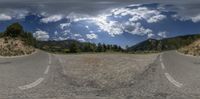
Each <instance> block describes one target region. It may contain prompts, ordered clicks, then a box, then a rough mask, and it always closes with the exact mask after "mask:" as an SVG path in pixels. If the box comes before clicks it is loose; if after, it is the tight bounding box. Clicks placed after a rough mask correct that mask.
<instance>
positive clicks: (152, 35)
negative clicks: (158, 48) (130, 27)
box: [147, 33, 155, 38]
mask: <svg viewBox="0 0 200 99" xmlns="http://www.w3.org/2000/svg"><path fill="white" fill-rule="evenodd" d="M154 36H155V34H153V33H150V34H147V37H148V38H152V37H154Z"/></svg>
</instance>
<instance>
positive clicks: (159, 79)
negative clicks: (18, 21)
mask: <svg viewBox="0 0 200 99" xmlns="http://www.w3.org/2000/svg"><path fill="white" fill-rule="evenodd" d="M62 68H63V67H62V66H61V64H60V62H59V59H58V58H57V57H55V56H54V55H50V54H48V53H45V52H42V51H38V52H37V53H35V54H33V55H30V56H25V57H18V58H0V98H1V99H29V98H31V99H40V98H42V99H46V98H53V99H54V98H55V97H58V98H59V99H199V98H200V83H199V82H200V58H198V57H190V56H185V55H181V54H179V53H177V52H176V51H168V52H164V53H162V54H161V55H160V57H158V58H157V59H156V60H155V62H154V63H153V64H151V65H150V66H149V68H148V69H147V70H146V71H145V72H144V73H142V74H141V75H139V76H138V77H136V78H134V79H135V81H133V83H132V84H130V85H129V86H128V87H126V88H116V89H110V90H109V91H108V90H103V89H101V90H93V91H90V90H88V91H87V90H83V91H81V88H79V86H75V85H74V83H73V81H71V78H69V77H67V76H66V75H64V72H63V69H62ZM61 97H63V98H61ZM72 97H73V98H72Z"/></svg>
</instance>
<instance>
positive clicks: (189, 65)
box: [161, 51, 200, 91]
mask: <svg viewBox="0 0 200 99" xmlns="http://www.w3.org/2000/svg"><path fill="white" fill-rule="evenodd" d="M162 64H163V65H164V67H165V68H164V72H165V73H168V74H169V75H170V77H171V78H173V79H172V80H170V79H168V80H169V81H170V82H171V83H172V84H174V85H175V86H177V87H180V88H184V89H191V90H193V91H194V90H196V91H197V90H200V83H199V82H200V57H193V56H186V55H183V54H181V53H179V52H176V51H169V52H165V53H163V54H162V55H161V66H162ZM166 77H167V76H166ZM173 80H174V81H173Z"/></svg>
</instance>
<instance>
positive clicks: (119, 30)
mask: <svg viewBox="0 0 200 99" xmlns="http://www.w3.org/2000/svg"><path fill="white" fill-rule="evenodd" d="M132 6H136V7H137V8H132V9H130V8H116V9H113V10H111V12H110V13H109V14H103V15H100V16H97V17H90V16H86V17H78V16H76V14H73V15H72V16H70V17H68V18H71V19H70V20H72V21H73V22H78V21H88V22H93V23H94V24H96V25H97V26H98V27H99V28H98V32H106V33H108V34H109V35H110V36H112V37H115V36H116V35H121V34H123V33H124V32H127V33H131V34H133V35H141V36H143V35H147V36H152V34H153V31H152V30H151V29H149V28H145V27H143V26H142V24H141V23H140V22H139V21H141V20H146V21H147V22H148V23H156V22H159V21H161V20H163V19H165V18H166V16H165V15H163V14H161V12H160V11H158V10H157V9H154V10H153V9H149V8H147V7H140V6H139V5H132ZM109 16H114V17H124V16H130V18H129V19H128V20H127V22H120V21H114V20H109V19H107V18H108V17H109ZM85 27H86V28H89V27H88V26H85ZM90 33H94V32H90Z"/></svg>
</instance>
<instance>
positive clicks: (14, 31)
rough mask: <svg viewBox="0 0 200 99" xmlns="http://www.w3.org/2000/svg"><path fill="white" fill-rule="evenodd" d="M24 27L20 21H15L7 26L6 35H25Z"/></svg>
mask: <svg viewBox="0 0 200 99" xmlns="http://www.w3.org/2000/svg"><path fill="white" fill-rule="evenodd" d="M23 32H24V30H23V27H22V26H21V25H20V24H19V23H13V24H11V25H10V26H8V27H7V28H6V31H5V34H4V35H5V36H9V37H19V36H21V35H23Z"/></svg>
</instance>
